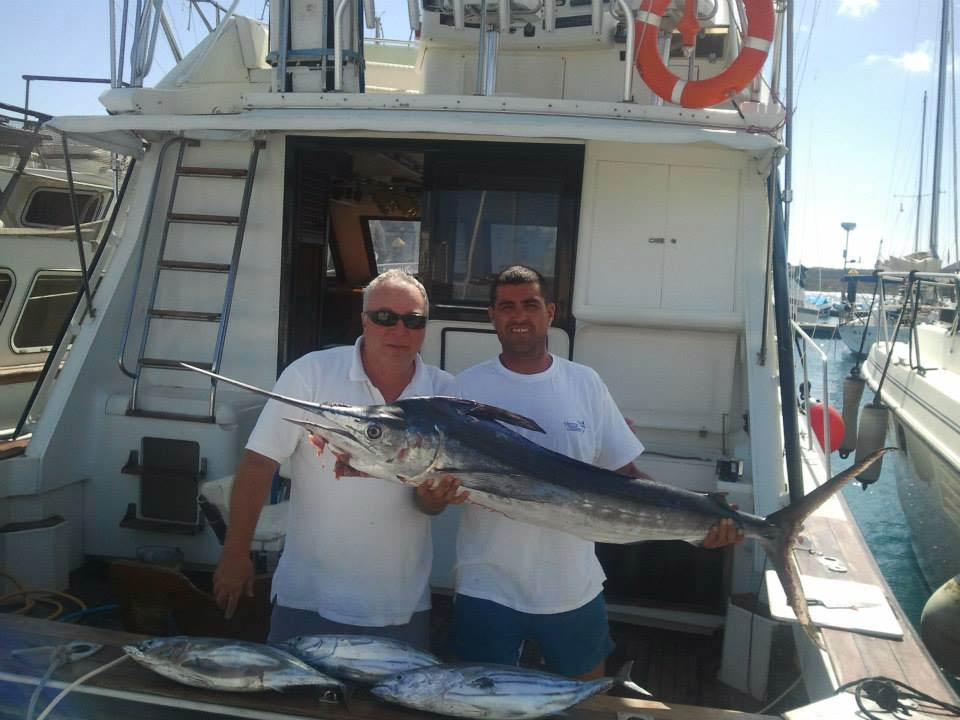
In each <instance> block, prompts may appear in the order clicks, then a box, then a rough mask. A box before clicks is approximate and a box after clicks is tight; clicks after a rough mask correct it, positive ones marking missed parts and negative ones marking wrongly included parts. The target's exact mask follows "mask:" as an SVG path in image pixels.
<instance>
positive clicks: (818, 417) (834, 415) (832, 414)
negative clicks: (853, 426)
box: [807, 402, 846, 453]
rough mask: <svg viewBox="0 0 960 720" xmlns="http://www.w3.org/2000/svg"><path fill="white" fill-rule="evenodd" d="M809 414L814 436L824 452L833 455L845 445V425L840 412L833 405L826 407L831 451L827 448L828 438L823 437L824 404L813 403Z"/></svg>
mask: <svg viewBox="0 0 960 720" xmlns="http://www.w3.org/2000/svg"><path fill="white" fill-rule="evenodd" d="M807 412H808V413H809V415H810V427H811V428H812V429H813V434H814V435H815V436H816V438H817V442H818V443H820V447H821V448H822V449H823V450H824V452H828V453H832V452H833V451H834V450H836V449H837V448H839V447H840V445H841V443H843V438H844V435H845V434H846V433H845V432H844V429H845V428H844V424H843V417H842V416H841V415H840V411H839V410H837V409H836V408H835V407H834V406H833V405H827V406H826V413H827V422H828V423H829V424H830V449H829V450H827V448H826V442H825V441H826V438H825V437H824V436H823V435H824V433H823V413H824V404H823V403H819V402H818V403H812V404H811V405H810V406H809V408H808V410H807Z"/></svg>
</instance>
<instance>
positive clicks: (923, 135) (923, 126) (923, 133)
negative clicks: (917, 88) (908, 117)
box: [913, 90, 927, 252]
mask: <svg viewBox="0 0 960 720" xmlns="http://www.w3.org/2000/svg"><path fill="white" fill-rule="evenodd" d="M926 139H927V91H926V90H924V91H923V114H922V115H921V116H920V172H919V173H918V174H917V224H916V226H915V227H914V229H913V251H914V252H917V251H918V250H919V249H920V210H921V209H922V208H923V146H924V143H925V142H926Z"/></svg>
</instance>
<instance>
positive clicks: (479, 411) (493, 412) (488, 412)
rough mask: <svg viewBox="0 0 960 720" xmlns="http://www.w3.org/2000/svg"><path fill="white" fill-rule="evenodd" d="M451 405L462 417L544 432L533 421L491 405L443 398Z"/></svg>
mask: <svg viewBox="0 0 960 720" xmlns="http://www.w3.org/2000/svg"><path fill="white" fill-rule="evenodd" d="M443 399H444V400H445V401H447V402H449V403H450V404H451V405H453V406H454V407H456V408H457V411H458V412H460V413H461V414H462V415H467V416H468V417H474V418H477V420H499V421H500V422H503V423H506V424H507V425H513V426H515V427H519V428H523V429H525V430H533V431H534V432H539V433H542V432H545V431H544V429H543V428H542V427H540V426H539V425H538V424H537V423H536V422H535V421H534V420H531V419H530V418H528V417H524V416H523V415H517V414H516V413H512V412H509V411H508V410H504V409H503V408H498V407H494V406H493V405H484V404H483V403H478V402H473V401H472V400H461V399H459V398H443Z"/></svg>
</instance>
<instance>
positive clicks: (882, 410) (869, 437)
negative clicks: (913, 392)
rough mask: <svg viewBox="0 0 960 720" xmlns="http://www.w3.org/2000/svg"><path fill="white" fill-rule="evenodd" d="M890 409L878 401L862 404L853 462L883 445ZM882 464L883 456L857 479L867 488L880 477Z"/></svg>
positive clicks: (858, 460)
mask: <svg viewBox="0 0 960 720" xmlns="http://www.w3.org/2000/svg"><path fill="white" fill-rule="evenodd" d="M889 414H890V410H889V409H888V408H887V406H886V405H884V404H882V403H879V402H872V403H868V404H867V405H864V406H863V410H862V411H861V413H860V426H859V427H858V428H857V455H856V457H855V459H854V462H860V461H861V460H863V459H864V458H866V457H867V456H868V455H869V454H870V453H872V452H875V451H876V450H879V449H880V448H882V447H883V446H884V441H885V440H886V438H887V419H888V416H889ZM882 465H883V458H880V459H879V460H877V461H876V462H875V463H874V464H873V465H871V466H870V467H868V468H867V469H866V470H864V471H863V472H862V473H860V474H859V475H857V480H859V481H860V484H861V485H862V486H863V489H864V490H866V489H867V485H872V484H873V483H875V482H876V481H877V478H879V477H880V468H881V466H882Z"/></svg>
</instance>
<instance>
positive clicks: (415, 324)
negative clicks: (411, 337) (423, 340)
mask: <svg viewBox="0 0 960 720" xmlns="http://www.w3.org/2000/svg"><path fill="white" fill-rule="evenodd" d="M365 314H366V316H367V317H368V318H370V322H372V323H375V324H376V325H382V326H383V327H393V326H394V325H396V324H397V320H403V324H404V326H405V327H406V328H407V329H408V330H423V329H424V328H425V327H426V326H427V316H426V315H419V314H417V313H408V314H407V315H399V314H397V313H395V312H394V311H393V310H367V311H366V313H365Z"/></svg>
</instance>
